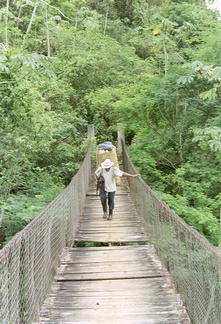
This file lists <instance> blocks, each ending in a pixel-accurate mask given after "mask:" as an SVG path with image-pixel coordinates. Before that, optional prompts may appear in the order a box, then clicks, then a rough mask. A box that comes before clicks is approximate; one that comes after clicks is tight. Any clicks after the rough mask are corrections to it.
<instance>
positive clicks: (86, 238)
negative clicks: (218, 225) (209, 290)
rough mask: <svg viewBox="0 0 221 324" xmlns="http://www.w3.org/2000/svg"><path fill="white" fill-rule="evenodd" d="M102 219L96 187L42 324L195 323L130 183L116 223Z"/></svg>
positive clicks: (122, 191)
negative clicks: (139, 211) (135, 202)
mask: <svg viewBox="0 0 221 324" xmlns="http://www.w3.org/2000/svg"><path fill="white" fill-rule="evenodd" d="M102 214H103V213H102V208H101V204H100V200H99V197H97V196H96V195H95V187H94V185H93V184H92V185H91V187H90V188H89V191H88V194H87V197H86V202H85V208H84V211H83V215H82V219H81V222H80V226H79V230H78V232H77V234H76V237H75V246H74V247H73V248H71V249H69V250H68V251H64V252H63V253H62V255H61V265H60V267H59V269H58V272H57V275H56V278H55V281H54V282H53V284H52V287H51V291H50V292H49V294H48V296H47V298H46V300H45V302H44V305H43V307H42V310H41V317H40V319H39V322H38V323H44V322H45V323H50V324H55V323H56V324H74V323H78V324H86V323H88V324H89V323H91V324H92V323H93V324H95V323H102V324H103V323H104V324H124V323H125V324H142V323H152V324H153V323H158V324H163V323H167V324H173V323H174V324H175V323H176V324H181V323H182V324H187V323H190V321H189V319H188V316H187V314H186V312H185V308H184V307H183V306H182V302H181V300H180V297H179V295H178V294H176V293H175V292H174V290H173V287H172V284H171V282H170V278H169V275H168V273H167V271H166V270H165V269H164V268H163V267H162V264H161V262H160V261H159V259H158V258H157V256H156V254H155V253H154V249H153V247H151V246H149V245H148V238H147V235H146V234H145V232H144V228H143V226H142V224H141V221H140V218H139V217H138V215H137V213H136V210H135V208H134V206H133V204H132V203H131V200H130V197H129V193H128V189H127V187H126V184H125V182H124V183H123V186H122V187H118V188H117V194H116V198H115V209H114V217H113V220H105V219H103V218H102ZM92 242H93V243H92ZM135 242H136V243H135ZM80 245H84V246H81V247H80ZM87 245H94V246H90V247H88V246H87Z"/></svg>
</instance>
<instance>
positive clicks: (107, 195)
mask: <svg viewBox="0 0 221 324" xmlns="http://www.w3.org/2000/svg"><path fill="white" fill-rule="evenodd" d="M114 195H115V191H112V192H106V191H102V192H100V199H101V204H102V206H103V211H106V210H107V200H108V206H109V210H113V209H114Z"/></svg>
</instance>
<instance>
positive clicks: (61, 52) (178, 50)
mask: <svg viewBox="0 0 221 324" xmlns="http://www.w3.org/2000/svg"><path fill="white" fill-rule="evenodd" d="M209 2H210V3H212V2H213V1H209ZM0 14H1V25H0V29H1V33H0V73H1V79H0V87H1V97H0V102H1V103H0V118H1V129H0V137H1V142H0V155H1V159H0V163H1V167H0V172H1V176H0V181H1V187H0V198H1V200H0V205H1V212H0V222H1V231H0V242H1V244H4V242H7V241H8V240H9V239H10V238H11V237H12V236H13V235H14V234H15V233H16V232H17V231H19V230H21V229H22V228H23V227H24V226H25V225H26V224H27V223H28V222H29V221H30V220H31V219H32V218H33V217H34V216H36V215H37V213H38V212H39V211H40V210H41V209H42V208H43V207H44V206H45V205H46V204H47V203H49V202H50V201H51V200H52V199H53V198H54V197H55V196H56V195H57V194H58V193H59V192H60V191H61V190H63V188H64V187H65V186H66V185H67V184H68V183H69V181H70V180H71V178H72V176H73V175H74V174H75V172H76V171H77V170H78V168H79V166H80V164H81V162H82V160H83V157H84V154H85V150H86V137H87V125H88V124H94V125H95V129H96V137H97V141H98V142H101V141H105V140H110V141H113V143H115V141H116V124H117V123H119V122H120V123H122V124H123V125H124V128H125V136H126V142H127V145H128V148H129V152H130V156H131V158H132V160H133V162H134V164H135V166H136V168H137V169H138V171H139V172H140V173H141V174H142V178H143V179H144V180H145V181H146V182H147V183H148V184H149V185H150V186H151V187H152V188H153V190H154V191H156V192H157V194H158V195H159V196H160V197H161V198H162V199H163V200H164V201H166V203H167V204H169V206H170V207H171V208H173V209H174V210H175V212H176V213H177V214H179V215H180V216H181V217H182V218H183V219H184V220H185V221H186V222H187V223H188V224H190V225H191V226H193V227H194V228H195V229H196V230H198V231H199V232H200V233H201V234H203V235H204V236H206V237H207V239H209V240H210V242H211V243H212V244H214V245H218V244H219V237H220V235H219V234H220V233H219V219H220V205H221V194H220V185H221V163H220V162H221V154H220V153H221V110H220V104H221V97H220V86H221V84H220V81H221V56H220V52H221V39H220V37H218V35H219V34H220V30H221V20H220V14H219V12H218V11H212V10H210V9H208V8H207V5H206V1H204V0H187V1H182V0H176V1H175V0H174V1H172V0H166V1H165V0H104V1H99V0H66V1H63V0H62V1H61V0H46V1H44V0H36V1H30V0H17V1H12V0H4V1H1V11H0Z"/></svg>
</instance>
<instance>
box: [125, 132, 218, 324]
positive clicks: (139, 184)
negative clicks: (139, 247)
mask: <svg viewBox="0 0 221 324" xmlns="http://www.w3.org/2000/svg"><path fill="white" fill-rule="evenodd" d="M119 141H120V142H121V144H120V147H121V148H122V157H123V168H124V170H125V172H128V173H137V171H136V169H135V167H134V165H133V163H132V162H131V160H130V158H129V155H128V153H127V149H126V145H125V141H124V137H123V134H120V138H119ZM128 181H129V186H130V193H131V198H132V200H133V202H134V204H135V205H136V208H137V210H138V212H139V214H140V215H141V218H142V220H143V223H144V227H145V229H146V231H147V233H148V236H149V241H150V243H151V244H152V245H153V246H154V248H155V250H156V253H157V254H158V256H159V258H160V259H161V261H162V263H163V264H164V266H165V267H166V268H167V269H168V271H169V273H170V276H171V278H172V281H173V283H174V286H175V288H176V290H177V292H178V293H179V294H180V295H181V299H182V301H183V303H184V305H185V306H186V309H187V312H188V314H189V317H190V320H191V323H193V324H219V323H220V316H221V255H220V254H219V253H218V251H217V250H216V248H215V247H214V246H213V245H211V244H210V243H209V241H208V240H206V239H205V238H204V237H203V236H202V235H200V234H199V233H198V232H197V231H195V230H194V229H193V228H192V227H191V226H189V225H188V224H186V223H185V221H184V220H183V219H181V218H180V217H179V216H178V215H176V214H175V212H174V211H173V210H171V209H170V208H169V207H168V205H166V204H165V203H164V202H163V201H162V200H161V199H160V198H159V197H158V196H157V195H156V194H155V193H154V192H153V190H151V188H150V187H149V186H148V185H147V184H146V183H145V182H144V181H143V180H142V179H141V178H139V179H137V180H136V181H134V179H133V178H128Z"/></svg>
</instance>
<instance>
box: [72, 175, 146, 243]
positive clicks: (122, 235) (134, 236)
mask: <svg viewBox="0 0 221 324" xmlns="http://www.w3.org/2000/svg"><path fill="white" fill-rule="evenodd" d="M122 184H123V185H122V186H120V187H117V191H116V195H115V208H114V213H113V219H112V220H111V221H110V220H105V219H103V218H102V215H103V210H102V207H101V203H100V198H99V196H96V190H95V183H94V182H92V183H91V185H90V187H89V190H88V194H87V196H86V200H85V208H84V211H83V214H82V218H81V222H80V227H79V231H78V233H77V234H76V236H75V241H80V242H102V243H105V242H106V243H108V242H112V243H116V242H118V243H119V242H121V243H126V242H146V241H147V236H146V235H145V232H144V228H143V226H142V224H141V220H140V218H139V217H138V215H137V213H136V210H135V207H134V205H133V204H132V202H131V199H130V196H129V191H128V188H127V186H126V182H125V179H123V180H122Z"/></svg>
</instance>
